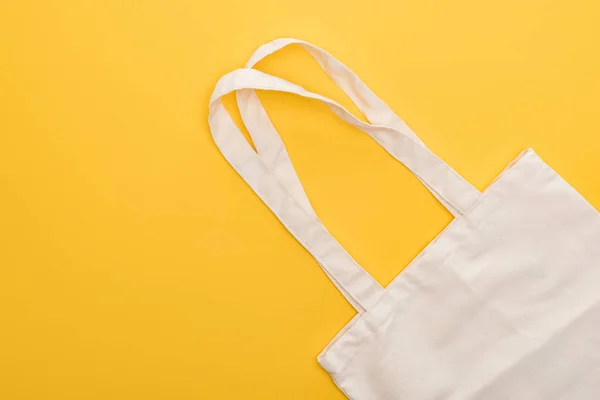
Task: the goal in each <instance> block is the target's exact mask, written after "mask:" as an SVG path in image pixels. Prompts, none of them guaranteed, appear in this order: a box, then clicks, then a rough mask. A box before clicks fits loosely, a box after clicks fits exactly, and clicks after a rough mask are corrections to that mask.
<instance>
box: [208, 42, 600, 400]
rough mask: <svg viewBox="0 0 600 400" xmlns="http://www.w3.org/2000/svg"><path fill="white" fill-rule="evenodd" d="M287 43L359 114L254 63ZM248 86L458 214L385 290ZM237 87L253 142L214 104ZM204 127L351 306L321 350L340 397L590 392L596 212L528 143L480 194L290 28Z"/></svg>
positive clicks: (598, 366)
mask: <svg viewBox="0 0 600 400" xmlns="http://www.w3.org/2000/svg"><path fill="white" fill-rule="evenodd" d="M289 44H298V45H300V46H302V47H304V48H305V49H307V50H308V51H309V53H310V54H311V55H312V56H313V57H315V59H316V60H317V61H318V62H319V64H320V65H321V66H322V67H323V69H324V70H325V71H326V72H327V73H328V74H329V75H330V76H331V77H332V79H333V80H334V81H335V82H336V83H337V84H338V85H339V86H340V88H342V90H344V91H345V92H346V93H347V94H348V96H349V97H350V98H351V99H352V100H353V101H354V102H355V104H356V105H357V107H358V108H359V109H360V110H361V112H362V113H363V114H364V115H365V116H366V118H367V119H368V121H369V122H368V123H366V122H363V121H361V120H359V119H357V118H356V117H354V116H353V115H352V114H351V113H349V112H348V111H347V110H346V109H344V108H343V107H342V106H340V105H339V104H337V103H336V102H334V101H333V100H331V99H328V98H326V97H323V96H320V95H318V94H314V93H311V92H308V91H306V90H304V89H303V88H301V87H299V86H297V85H294V84H292V83H289V82H287V81H284V80H282V79H279V78H276V77H274V76H271V75H267V74H264V73H262V72H260V71H257V70H255V69H253V68H252V67H253V66H254V64H256V62H258V61H259V60H260V59H262V58H264V57H265V56H267V55H269V54H271V53H273V52H275V51H277V50H279V49H281V48H283V47H285V46H287V45H289ZM255 89H258V90H275V91H282V92H288V93H293V94H296V95H300V96H303V97H307V98H312V99H315V100H318V101H321V102H323V103H324V104H325V105H327V106H328V107H329V108H330V109H331V110H332V111H333V112H334V113H335V114H336V115H338V116H339V117H340V118H342V119H343V120H344V121H346V122H348V123H350V124H351V125H353V126H355V127H357V128H359V129H361V130H362V131H364V132H365V133H367V134H368V135H370V136H371V137H372V138H373V139H374V140H376V141H377V142H378V143H379V144H380V145H381V146H382V147H383V148H384V149H385V150H386V151H388V152H389V153H390V154H391V155H392V156H393V157H395V158H396V159H397V160H399V161H400V162H402V163H403V164H404V165H405V166H406V167H407V168H409V169H410V170H411V171H412V172H413V173H414V174H415V175H416V176H417V177H418V178H419V179H420V180H421V181H422V182H423V183H424V184H425V186H426V187H427V188H428V189H429V190H430V191H431V192H432V193H433V194H434V195H435V196H436V197H437V198H438V199H439V200H440V201H441V202H442V204H444V205H445V206H446V207H447V208H448V209H449V211H450V212H451V213H452V214H453V215H455V217H456V218H455V219H454V220H453V221H452V223H451V224H450V225H449V226H448V227H447V228H446V229H445V230H444V231H443V232H442V233H441V234H440V235H439V236H438V237H437V238H436V239H435V240H434V241H433V242H432V243H431V244H430V245H429V246H428V247H427V248H426V249H424V250H423V251H422V252H421V254H419V255H418V256H417V257H416V258H415V260H413V262H412V263H411V264H410V265H409V266H408V267H407V268H406V269H405V270H404V271H402V273H400V274H399V275H398V276H397V278H396V279H395V280H394V281H393V282H392V283H391V284H389V285H388V287H386V288H383V287H382V286H381V285H379V284H378V283H377V282H376V281H375V280H374V279H373V278H372V277H371V276H370V275H369V274H368V273H367V272H366V271H365V270H364V269H363V268H362V267H360V266H359V265H358V264H357V263H356V262H355V261H354V260H353V259H352V257H351V256H350V255H349V254H348V253H347V252H346V251H345V250H344V249H343V248H342V247H341V246H340V244H339V243H338V242H337V241H336V240H335V239H334V238H333V237H332V236H331V235H330V234H329V232H328V231H327V229H326V228H325V227H324V225H323V224H322V222H321V221H320V220H319V218H318V217H317V215H316V214H315V212H314V210H313V208H312V206H311V205H310V202H309V201H308V198H307V197H306V194H305V192H304V190H303V188H302V185H301V184H300V181H299V179H298V176H297V175H296V173H295V171H294V168H293V166H292V164H291V161H290V159H289V156H288V153H287V150H286V149H285V146H284V145H283V142H282V141H281V138H280V137H279V135H278V133H277V131H276V130H275V128H274V127H273V125H272V124H271V122H270V120H269V119H268V116H267V114H266V112H265V111H264V109H263V108H262V105H261V103H260V101H259V100H258V97H257V96H256V93H255V92H254V90H255ZM236 91H237V93H238V104H239V107H240V111H241V114H242V119H243V121H244V124H245V125H246V126H247V128H248V130H249V132H250V134H251V135H252V138H253V141H254V142H255V146H256V149H257V151H255V150H254V149H253V148H252V146H250V144H249V143H248V142H247V141H246V140H245V138H244V136H243V135H242V133H241V132H240V131H239V129H238V128H237V126H236V125H235V123H233V121H232V120H231V117H230V116H229V114H228V113H227V111H226V110H225V108H224V107H223V105H222V102H221V98H222V97H223V96H224V95H226V94H228V93H231V92H236ZM209 124H210V127H211V131H212V134H213V137H214V140H215V142H216V144H217V146H218V147H219V149H220V150H221V152H222V153H223V155H224V156H225V158H226V159H227V161H228V162H229V163H230V164H231V165H232V166H233V168H235V170H236V171H237V172H238V173H239V174H240V175H241V176H242V177H243V178H244V180H245V181H246V182H247V183H248V184H249V185H250V186H251V187H252V188H253V190H254V191H255V192H256V193H257V195H258V196H259V197H260V198H261V199H262V200H263V201H264V202H265V204H266V205H267V206H268V207H269V208H270V209H271V210H272V211H273V212H274V214H275V215H276V216H277V217H278V218H279V219H280V221H281V222H282V223H283V224H284V225H285V226H286V228H287V229H288V230H289V231H290V232H291V233H292V235H293V236H294V237H296V239H297V240H298V241H300V243H302V245H303V246H304V247H305V248H306V249H307V250H308V251H309V252H310V253H311V254H312V255H313V256H314V257H315V259H316V260H317V262H318V263H319V265H320V266H321V267H322V268H323V269H324V271H325V272H326V273H327V275H328V276H329V277H330V278H331V279H332V281H333V282H334V283H335V284H336V286H337V287H338V288H339V289H340V290H341V292H342V293H343V294H344V296H346V298H347V299H348V301H350V303H351V304H352V305H354V307H355V308H356V309H357V311H358V314H357V316H356V317H355V318H354V319H353V320H352V321H351V322H350V323H349V324H348V325H347V326H346V327H345V328H344V329H343V330H342V332H340V334H338V335H337V336H336V338H335V339H334V340H333V341H332V342H331V343H330V344H329V345H328V346H327V347H326V348H325V350H324V351H323V352H322V354H321V355H320V356H319V362H320V363H321V365H322V366H323V367H324V368H325V369H326V370H327V371H328V372H329V373H330V374H331V376H332V377H333V379H334V381H335V382H336V384H337V385H338V386H339V387H340V389H341V390H342V391H343V392H344V393H345V394H346V395H347V396H348V397H349V398H351V399H355V400H379V399H381V400H384V399H385V400H388V399H402V400H404V399H407V400H413V399H417V400H421V399H424V400H430V399H431V400H434V399H436V400H438V399H439V400H441V399H452V400H463V399H485V400H488V399H498V400H500V399H502V400H504V399H518V400H521V399H523V400H537V399H539V400H559V399H561V400H583V399H585V400H588V399H597V398H600V290H599V288H600V214H599V213H598V212H597V210H595V209H594V208H593V207H592V206H591V205H590V204H589V203H588V202H586V201H585V199H584V198H583V197H582V196H581V195H580V194H579V193H577V192H576V191H575V190H574V189H573V188H572V187H571V186H570V185H569V184H568V183H566V182H565V181H564V180H563V179H562V178H561V177H560V176H559V175H558V174H557V173H556V172H554V171H553V170H552V169H551V168H550V167H548V166H547V165H546V164H545V163H544V162H543V161H542V160H541V159H540V158H539V157H538V156H537V155H536V154H535V153H534V152H533V151H532V150H526V151H524V152H523V153H522V154H521V155H520V156H519V157H518V158H517V159H516V160H514V161H513V162H512V163H510V164H509V166H508V167H507V168H506V170H505V171H504V172H503V173H502V174H501V175H500V176H499V177H498V178H497V179H496V180H495V181H494V182H493V183H492V185H490V187H489V188H488V189H487V190H486V191H485V192H484V193H483V194H482V193H479V192H478V191H477V190H476V189H474V188H473V186H471V185H470V184H469V183H468V182H467V181H465V180H464V179H463V178H462V177H460V176H459V175H458V174H457V173H456V172H455V171H454V170H452V169H451V168H450V167H449V166H448V165H447V164H445V163H444V162H443V161H441V160H440V159H439V158H438V157H437V156H435V155H434V154H433V153H432V152H431V151H430V150H429V149H428V148H427V147H426V146H425V145H424V144H423V143H422V142H421V141H420V140H419V139H418V138H417V137H416V135H415V134H414V133H413V132H412V131H411V130H410V128H408V126H407V125H406V124H405V123H404V122H402V120H401V119H400V118H398V117H397V116H396V115H395V114H394V113H393V112H392V111H391V110H390V109H389V107H387V106H386V105H385V104H384V103H383V102H382V101H381V100H380V99H379V98H377V97H376V96H375V95H374V94H373V93H372V92H371V91H370V90H369V89H368V88H367V87H366V86H365V85H364V84H363V83H362V82H361V81H360V80H359V79H358V78H357V77H356V75H354V74H353V73H352V72H351V71H350V70H349V69H348V68H347V67H346V66H344V65H343V64H341V63H340V62H339V61H337V60H335V59H334V58H333V57H332V56H331V55H329V54H328V53H326V52H324V51H323V50H321V49H319V48H317V47H316V46H313V45H310V44H308V43H306V42H302V41H298V40H295V39H279V40H276V41H273V42H271V43H269V44H267V45H265V46H261V47H260V48H259V49H258V50H257V51H256V52H255V53H254V54H253V55H252V56H251V58H250V61H249V62H248V64H247V65H246V68H243V69H239V70H236V71H233V72H231V73H229V74H227V75H225V76H224V77H223V78H221V80H219V82H218V83H217V86H216V88H215V91H214V93H213V96H212V97H211V101H210V115H209Z"/></svg>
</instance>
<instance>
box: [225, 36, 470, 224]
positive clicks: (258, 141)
mask: <svg viewBox="0 0 600 400" xmlns="http://www.w3.org/2000/svg"><path fill="white" fill-rule="evenodd" d="M291 44H298V45H300V46H301V47H303V48H304V49H306V50H307V51H308V52H309V53H310V54H311V55H312V56H313V58H315V60H316V61H317V62H318V63H319V65H320V66H321V67H322V68H323V70H324V71H325V72H326V73H327V75H328V76H329V77H330V78H331V79H332V80H333V81H334V82H335V83H336V84H337V85H338V86H339V87H340V88H341V89H342V90H343V91H344V92H345V93H346V94H347V95H348V97H350V99H351V100H352V101H353V102H354V104H355V105H356V106H357V107H358V109H359V110H360V111H361V112H362V113H363V114H364V116H365V117H366V118H367V120H368V121H369V122H370V123H372V124H377V125H384V126H388V127H391V128H393V129H394V130H396V131H398V132H399V133H401V134H402V135H404V136H406V137H409V138H411V139H413V140H414V141H416V142H417V143H419V144H421V145H422V146H425V145H424V144H423V142H422V141H421V140H420V139H419V137H418V136H417V135H415V133H414V132H413V131H412V130H411V129H410V128H409V127H408V126H407V125H406V124H405V123H404V121H402V119H400V117H398V116H397V115H396V114H395V113H394V112H393V111H392V110H391V109H390V108H389V107H388V106H387V104H385V103H384V102H383V101H382V100H381V99H380V98H379V97H377V96H376V95H375V94H374V93H373V92H372V91H371V90H370V89H369V88H368V87H367V86H366V85H365V84H364V83H363V82H362V81H361V80H360V78H358V76H356V74H354V73H353V72H352V71H351V70H350V69H349V68H348V67H346V66H345V65H344V64H343V63H341V62H340V61H338V60H337V59H336V58H334V57H333V56H332V55H330V54H329V53H327V52H326V51H325V50H323V49H321V48H319V47H317V46H315V45H312V44H310V43H308V42H305V41H301V40H297V39H291V38H283V39H276V40H274V41H272V42H270V43H267V44H265V45H263V46H261V47H259V48H258V49H257V50H256V51H255V52H254V53H253V54H252V55H251V56H250V59H249V60H248V62H247V63H246V68H253V67H254V65H256V63H258V62H259V61H261V60H262V59H264V58H265V57H267V56H269V55H270V54H273V53H275V52H277V51H279V50H280V49H282V48H284V47H286V46H289V45H291ZM236 95H237V100H238V106H239V109H240V114H241V116H242V120H243V121H244V124H245V125H246V128H247V129H248V132H249V133H250V135H251V137H252V140H253V141H254V144H255V146H256V149H257V151H258V153H259V154H261V155H262V156H263V158H264V160H265V162H266V163H267V164H268V165H269V167H270V168H271V169H272V170H273V172H274V173H275V174H277V175H278V176H279V178H280V180H281V182H282V183H283V184H284V185H286V187H287V188H288V190H289V191H290V193H292V195H294V197H295V198H296V200H297V201H298V202H300V203H301V204H302V206H303V207H304V208H305V210H306V211H307V212H308V213H312V214H315V212H314V210H313V209H312V207H311V205H310V202H309V200H308V197H307V196H306V193H305V191H304V189H303V187H302V184H301V182H300V180H299V178H298V175H297V174H296V171H295V169H294V167H293V165H292V162H291V160H290V157H289V155H288V152H287V150H286V148H285V145H284V143H283V141H282V139H281V137H280V136H279V134H278V133H277V130H276V129H275V127H274V126H273V124H272V123H271V121H270V119H269V117H268V115H267V113H266V112H265V110H264V108H263V106H262V104H261V102H260V100H259V98H258V96H257V95H256V92H255V91H254V90H250V89H249V90H240V91H238V92H237V93H236ZM367 133H369V132H367ZM374 139H375V140H377V137H374ZM388 143H393V141H390V142H380V144H381V145H382V146H383V147H384V148H385V149H386V150H387V151H388V152H389V153H391V155H392V156H394V157H395V158H396V159H398V160H399V161H401V162H403V160H402V159H400V158H399V157H398V154H397V153H395V152H394V151H393V148H392V147H389V146H388ZM448 168H449V167H448ZM449 169H450V168H449ZM450 171H452V170H451V169H450ZM413 172H415V171H413ZM452 172H453V171H452ZM453 175H454V176H452V177H451V179H453V180H454V181H456V183H455V186H456V187H457V188H459V190H457V191H453V192H448V191H445V192H440V191H439V190H438V186H439V185H436V184H435V182H431V183H430V182H429V180H428V177H427V176H420V175H418V174H417V177H418V178H419V179H420V180H421V182H423V183H424V185H425V186H426V187H427V188H428V189H429V190H430V191H431V192H432V194H433V195H434V196H435V197H436V198H437V199H438V200H439V201H440V202H441V203H442V204H443V205H444V206H445V207H446V208H447V209H448V210H449V211H450V212H451V213H452V214H453V215H454V216H460V215H462V214H463V213H464V212H465V211H466V210H467V209H468V208H469V207H470V206H471V205H472V204H473V202H474V201H476V200H477V198H478V197H479V196H480V193H479V191H477V190H476V189H475V188H474V187H473V186H471V185H470V184H469V183H468V182H467V181H465V180H464V179H463V178H462V177H461V176H460V175H458V174H455V173H454V174H453ZM315 215H316V214H315Z"/></svg>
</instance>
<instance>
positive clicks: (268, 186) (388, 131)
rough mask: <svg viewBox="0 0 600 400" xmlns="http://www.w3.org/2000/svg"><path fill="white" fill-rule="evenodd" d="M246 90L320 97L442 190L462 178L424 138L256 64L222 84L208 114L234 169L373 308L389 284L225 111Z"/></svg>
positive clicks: (355, 300) (353, 297)
mask: <svg viewBox="0 0 600 400" xmlns="http://www.w3.org/2000/svg"><path fill="white" fill-rule="evenodd" d="M243 89H262V90H276V91H283V92H289V93H294V94H298V95H300V96H303V97H307V98H312V99H316V100H319V101H321V102H323V103H324V104H325V105H327V106H328V107H329V108H330V109H331V110H332V111H333V112H334V113H335V114H336V115H338V116H340V117H341V118H342V119H343V120H345V121H346V122H348V123H350V124H351V125H353V126H355V127H357V128H359V129H361V130H363V131H365V132H367V133H368V134H369V135H371V136H372V137H374V138H376V140H377V141H378V142H380V143H382V144H384V145H386V146H388V148H390V149H391V150H392V151H393V152H394V153H395V154H397V155H398V156H399V157H400V158H401V159H402V160H403V161H404V162H405V165H406V166H407V167H409V169H411V170H412V171H413V172H415V173H416V174H417V175H418V176H427V177H428V181H429V182H435V183H436V186H435V187H436V189H438V190H437V191H438V192H441V193H452V192H458V191H460V190H461V189H463V188H464V187H462V186H461V185H460V183H459V185H458V187H457V186H456V182H460V180H458V181H457V180H455V179H452V177H454V176H456V173H455V172H454V171H452V170H451V169H450V168H449V167H448V166H447V165H446V164H445V163H443V162H442V161H441V160H440V159H439V158H437V157H436V156H435V155H433V154H432V153H431V152H430V151H429V150H428V149H427V148H425V147H424V146H423V145H422V144H420V143H419V142H417V141H415V140H413V139H411V138H409V137H408V136H407V135H405V134H403V133H401V132H398V131H397V130H395V129H393V128H390V127H387V126H379V125H370V124H367V123H365V122H362V121H361V120H359V119H357V118H356V117H355V116H354V115H352V114H351V113H349V112H348V111H347V110H346V109H344V108H343V107H342V106H340V105H339V104H337V103H336V102H334V101H332V100H330V99H328V98H326V97H323V96H320V95H318V94H314V93H311V92H308V91H306V90H304V89H303V88H301V87H299V86H297V85H294V84H291V83H289V82H287V81H284V80H282V79H279V78H276V77H273V76H271V75H267V74H264V73H262V72H260V71H257V70H253V69H239V70H236V71H233V72H231V73H229V74H227V75H225V76H224V77H223V78H221V80H220V81H219V82H218V83H217V86H216V88H215V91H214V93H213V96H212V97H211V102H210V114H209V124H210V127H211V131H212V134H213V137H214V140H215V142H216V144H217V146H218V147H219V148H220V150H221V151H222V153H223V155H224V156H225V157H226V159H227V160H228V161H229V163H230V164H231V165H232V166H233V167H234V169H235V170H236V171H237V172H238V173H239V174H240V175H241V176H242V177H243V178H244V180H246V182H247V183H248V184H249V185H250V186H251V187H252V188H253V190H254V191H255V192H256V193H257V194H258V195H259V197H260V198H261V199H262V200H263V201H264V202H265V203H266V204H267V205H268V206H269V207H270V208H271V210H272V211H273V212H274V213H275V215H276V216H277V217H278V218H279V219H280V220H281V222H282V223H283V224H284V225H285V226H286V227H287V229H288V230H289V231H290V232H291V233H292V234H293V235H294V236H295V237H296V238H297V239H298V241H299V242H300V243H301V244H302V245H303V246H304V247H305V248H306V249H307V250H308V251H309V252H310V253H311V254H312V255H313V256H314V257H315V259H316V260H317V261H318V262H319V264H320V265H321V266H322V267H323V269H324V270H325V271H326V272H327V273H328V275H329V276H331V277H332V279H333V280H334V283H336V285H337V286H338V287H340V288H341V289H342V293H343V294H344V295H345V296H347V298H348V299H349V301H350V302H351V303H352V304H353V305H355V307H356V308H357V310H358V311H359V312H363V311H365V310H367V311H368V310H369V309H371V308H372V307H373V306H374V304H375V303H376V302H377V301H378V300H379V299H380V298H381V296H382V295H383V293H384V292H385V289H383V288H382V287H381V285H379V284H378V283H377V282H376V281H375V280H374V279H373V278H372V277H371V276H370V275H369V274H368V273H367V272H366V271H365V270H364V269H362V268H361V267H360V266H359V265H358V264H357V263H356V262H355V261H354V260H353V259H352V258H351V257H350V255H349V254H348V253H347V252H346V251H345V250H344V249H343V248H342V246H341V245H340V244H339V243H338V242H337V241H336V240H335V239H334V238H333V237H332V236H331V235H330V234H329V232H327V230H326V229H325V227H324V226H323V225H322V224H321V223H320V221H319V220H318V218H317V217H316V216H315V215H314V214H313V213H310V212H307V210H306V208H305V206H304V205H302V204H301V203H300V202H299V201H298V200H297V198H296V197H295V196H294V195H292V194H291V193H290V191H289V189H288V185H287V184H288V183H289V182H282V181H281V179H280V177H279V176H278V175H277V174H275V173H274V172H273V170H272V169H271V167H270V165H269V163H268V162H266V161H265V159H264V157H263V156H262V155H259V154H257V153H256V152H255V151H254V149H253V148H252V147H251V146H250V144H249V143H248V142H247V141H246V139H245V138H244V136H243V134H242V133H241V132H240V130H239V129H238V128H237V126H236V125H235V123H234V122H233V120H232V119H231V117H230V116H229V114H228V113H227V111H226V110H225V108H224V106H223V104H222V101H221V97H222V96H224V95H226V94H227V93H230V92H233V91H237V90H243ZM395 138H401V140H397V139H395ZM453 185H454V186H453Z"/></svg>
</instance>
